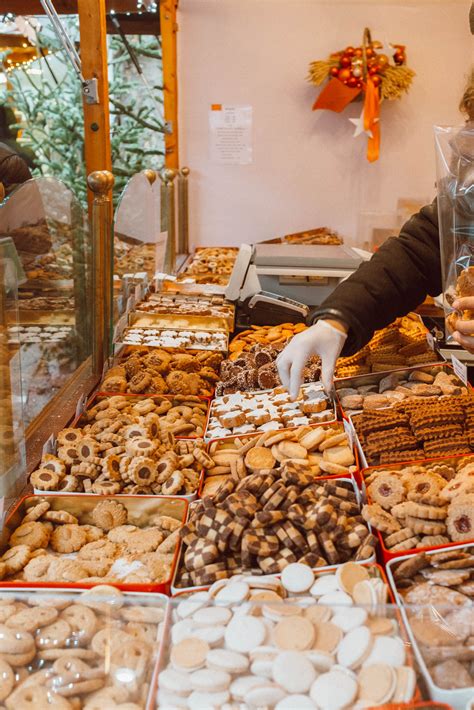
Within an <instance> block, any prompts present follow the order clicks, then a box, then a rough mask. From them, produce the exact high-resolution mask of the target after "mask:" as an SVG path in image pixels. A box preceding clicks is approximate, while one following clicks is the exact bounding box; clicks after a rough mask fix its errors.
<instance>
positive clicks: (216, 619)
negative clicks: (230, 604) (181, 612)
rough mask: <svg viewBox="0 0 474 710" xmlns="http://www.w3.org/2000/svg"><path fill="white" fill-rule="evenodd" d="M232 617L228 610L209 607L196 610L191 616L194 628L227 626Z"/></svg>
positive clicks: (219, 607)
mask: <svg viewBox="0 0 474 710" xmlns="http://www.w3.org/2000/svg"><path fill="white" fill-rule="evenodd" d="M231 617H232V612H231V611H230V609H226V608H225V607H221V606H209V607H204V608H203V609H198V610H197V611H195V612H194V614H193V615H192V617H191V618H192V620H193V621H194V623H195V624H196V626H213V625H214V624H215V625H222V624H227V623H228V622H229V621H230V619H231Z"/></svg>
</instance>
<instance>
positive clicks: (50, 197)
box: [0, 177, 91, 425]
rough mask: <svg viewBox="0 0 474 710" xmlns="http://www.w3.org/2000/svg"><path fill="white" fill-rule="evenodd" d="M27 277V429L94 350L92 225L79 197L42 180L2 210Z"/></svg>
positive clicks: (1, 232)
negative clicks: (91, 299)
mask: <svg viewBox="0 0 474 710" xmlns="http://www.w3.org/2000/svg"><path fill="white" fill-rule="evenodd" d="M0 237H8V238H9V240H10V241H11V242H12V244H13V245H14V247H15V249H16V252H17V254H18V257H19V260H20V263H21V266H22V268H23V270H24V274H25V278H24V280H23V282H22V283H21V285H20V287H19V290H18V325H13V326H10V328H14V331H13V332H14V335H15V338H16V339H17V343H18V352H19V358H20V360H21V372H22V383H23V389H22V398H23V404H24V417H25V418H24V421H25V425H29V424H31V423H32V422H33V421H34V419H35V418H36V417H37V416H38V415H39V414H40V413H41V412H42V411H43V409H44V407H45V406H46V405H47V404H48V402H49V401H50V400H51V399H52V398H53V397H54V396H55V394H57V393H58V392H59V391H60V389H61V387H62V386H63V385H64V384H65V383H66V381H67V380H68V379H69V378H70V377H71V375H72V374H73V373H74V372H75V371H76V370H77V369H78V368H79V367H80V365H81V364H82V363H84V362H85V360H87V358H88V357H89V355H90V352H91V309H90V307H89V306H88V294H89V293H90V290H91V284H90V279H91V251H90V246H89V244H90V240H89V238H88V222H87V218H86V215H85V213H84V210H83V209H82V206H81V205H80V203H79V201H78V200H77V199H76V197H75V195H74V194H73V193H72V192H71V190H69V188H67V187H66V186H65V185H64V184H63V183H61V182H60V181H58V180H56V179H54V178H49V177H41V178H36V179H34V180H29V181H28V182H26V183H24V184H22V185H20V186H19V187H18V188H16V189H15V190H14V191H13V192H12V193H11V194H10V195H9V196H8V197H7V199H6V200H4V202H3V203H2V205H1V206H0Z"/></svg>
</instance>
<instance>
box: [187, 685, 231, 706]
mask: <svg viewBox="0 0 474 710" xmlns="http://www.w3.org/2000/svg"><path fill="white" fill-rule="evenodd" d="M229 700H230V693H229V692H228V691H227V690H225V691H222V692H220V693H201V692H200V691H199V690H195V691H194V692H192V693H191V695H190V696H189V698H188V708H189V710H203V708H220V707H221V705H224V703H228V702H229Z"/></svg>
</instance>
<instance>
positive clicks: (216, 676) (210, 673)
mask: <svg viewBox="0 0 474 710" xmlns="http://www.w3.org/2000/svg"><path fill="white" fill-rule="evenodd" d="M189 680H190V683H191V687H192V689H193V690H197V691H199V692H200V693H221V692H223V691H224V690H227V688H228V687H229V685H230V681H231V677H230V673H226V672H225V671H216V670H210V669H209V668H203V669H202V670H199V671H194V673H191V676H190V678H189Z"/></svg>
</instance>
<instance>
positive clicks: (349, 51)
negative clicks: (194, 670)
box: [344, 46, 354, 57]
mask: <svg viewBox="0 0 474 710" xmlns="http://www.w3.org/2000/svg"><path fill="white" fill-rule="evenodd" d="M344 54H347V55H348V56H349V57H352V55H353V54H354V47H351V46H349V47H346V48H345V50H344Z"/></svg>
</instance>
